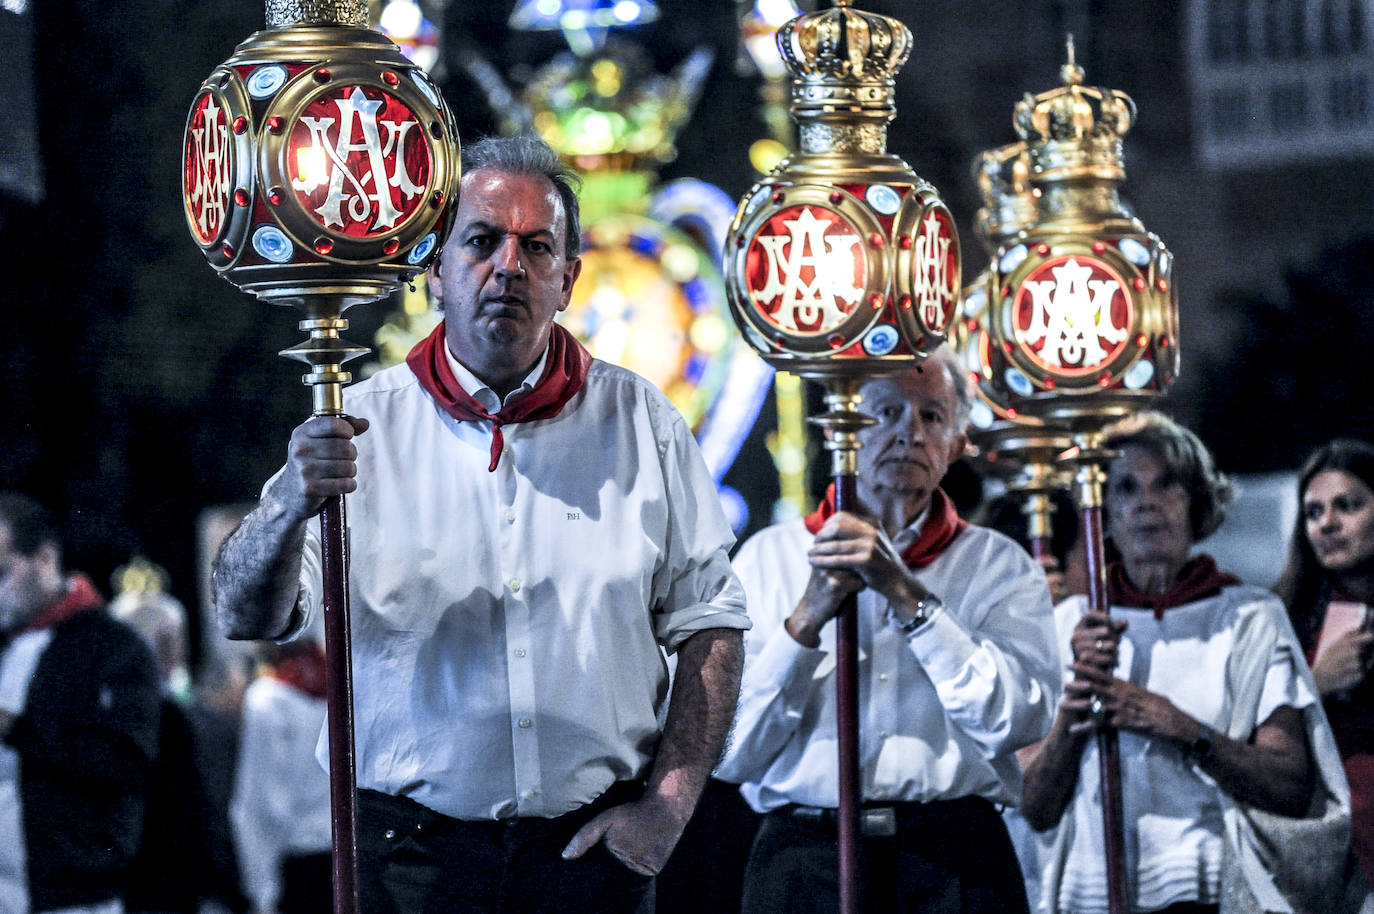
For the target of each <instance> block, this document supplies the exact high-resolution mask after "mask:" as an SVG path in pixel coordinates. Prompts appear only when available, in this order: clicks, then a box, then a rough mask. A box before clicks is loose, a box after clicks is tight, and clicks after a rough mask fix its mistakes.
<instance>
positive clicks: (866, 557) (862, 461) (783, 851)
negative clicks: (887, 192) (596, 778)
mask: <svg viewBox="0 0 1374 914" xmlns="http://www.w3.org/2000/svg"><path fill="white" fill-rule="evenodd" d="M862 393H863V397H864V401H863V404H862V406H861V409H862V410H863V412H865V413H866V414H868V415H869V416H871V417H873V418H874V419H875V420H877V422H876V424H875V425H873V426H871V427H869V428H868V429H865V430H864V431H863V432H861V433H860V441H861V444H862V447H861V449H860V451H859V455H858V461H859V463H858V469H859V473H858V485H857V489H858V500H859V505H860V507H861V508H862V513H863V515H864V516H860V515H859V514H851V513H846V512H840V513H835V512H834V510H833V500H832V497H830V496H828V497H827V499H826V504H824V505H822V507H821V510H819V511H817V512H816V513H815V514H813V515H810V516H809V517H807V518H805V519H801V520H796V521H790V522H787V523H783V524H778V525H775V526H773V527H770V528H768V529H766V530H764V531H762V532H760V533H759V534H758V535H756V536H754V537H753V538H751V539H750V540H749V541H748V542H747V543H745V544H744V547H743V548H742V549H741V550H740V553H739V555H738V556H737V557H736V561H735V569H736V571H737V573H738V574H739V576H740V580H741V582H742V583H743V585H744V589H745V592H746V594H747V595H748V598H749V606H750V615H751V616H752V617H753V620H754V626H755V627H754V630H753V632H752V633H751V636H750V638H749V640H748V644H747V647H746V661H745V673H744V685H743V688H742V691H741V695H740V705H739V711H738V716H737V721H736V726H735V734H734V738H733V741H732V746H731V748H730V751H729V752H728V753H727V755H726V757H725V759H724V760H723V761H722V763H721V766H720V768H719V770H718V772H717V774H718V776H719V777H722V778H724V779H726V780H730V781H735V782H737V783H739V784H740V785H741V786H740V790H741V793H742V794H743V796H744V798H745V799H746V800H747V801H748V802H749V804H750V805H751V806H752V807H753V808H754V809H755V810H757V811H758V812H761V813H766V814H767V815H766V816H765V818H764V824H763V826H762V828H761V830H760V832H759V835H758V838H757V839H756V840H755V842H754V848H753V851H752V853H751V855H750V860H749V866H748V871H747V873H746V876H745V889H744V911H745V912H746V914H758V912H774V911H788V912H809V911H815V912H822V911H834V910H835V907H836V901H837V855H836V850H835V847H836V846H835V840H836V830H835V810H836V808H837V806H838V805H839V797H838V770H837V769H838V761H837V756H836V747H835V740H836V722H835V721H836V711H835V682H834V672H835V656H834V654H835V640H834V638H835V634H834V630H835V626H834V625H833V624H831V620H832V619H833V618H834V617H835V615H836V614H837V612H838V609H839V606H840V603H841V601H842V600H843V598H844V597H845V596H846V595H847V594H849V593H852V592H856V591H857V592H858V622H859V696H860V708H859V717H860V722H859V741H860V762H859V764H860V768H861V787H862V791H863V793H862V802H863V809H862V812H861V816H860V818H861V824H862V836H863V837H862V838H861V840H862V845H863V846H862V855H861V856H862V858H863V868H864V869H863V874H862V878H861V880H860V884H861V894H862V900H863V907H864V909H865V910H872V911H894V912H895V911H911V912H915V911H919V912H945V911H952V912H957V911H1024V910H1026V897H1025V890H1024V887H1023V886H1022V883H1021V878H1020V874H1019V869H1018V866H1017V863H1016V858H1015V854H1014V852H1013V850H1012V847H1011V844H1010V842H1009V840H1008V838H1007V833H1006V829H1005V827H1004V826H1003V825H1002V821H1001V819H1000V817H999V816H998V814H997V811H996V809H995V806H994V804H1005V803H1012V802H1014V801H1015V800H1016V798H1017V796H1018V795H1019V792H1020V774H1019V770H1018V768H1017V763H1016V755H1015V752H1016V750H1017V749H1018V748H1020V747H1021V746H1024V745H1028V744H1030V743H1033V742H1035V741H1036V740H1038V739H1039V738H1040V737H1041V735H1043V734H1044V733H1045V732H1046V731H1047V730H1048V728H1049V725H1050V721H1051V719H1052V717H1053V713H1054V707H1055V701H1056V696H1057V692H1058V688H1059V685H1058V679H1059V675H1058V670H1057V667H1056V659H1057V656H1058V655H1057V653H1056V651H1055V649H1054V622H1053V615H1052V612H1051V608H1050V598H1049V593H1048V590H1047V589H1046V584H1045V576H1044V574H1043V572H1042V571H1041V570H1040V568H1039V567H1038V566H1037V565H1036V563H1035V562H1034V561H1033V560H1032V559H1031V558H1030V557H1029V556H1028V555H1027V554H1026V553H1025V551H1024V550H1022V549H1021V548H1020V547H1019V546H1018V545H1017V544H1016V543H1015V542H1014V541H1012V540H1011V539H1010V538H1008V537H1006V536H1003V535H1002V534H1000V533H996V532H995V531H992V530H988V529H986V528H982V527H976V526H970V525H968V524H966V523H964V522H963V521H962V520H960V519H959V517H958V515H957V513H956V512H955V510H954V507H953V505H952V503H951V502H950V501H949V498H948V497H947V496H946V495H945V493H944V492H943V491H941V490H940V489H939V488H938V485H939V482H940V479H941V478H942V477H943V476H944V474H945V470H946V469H947V468H948V466H949V464H950V462H952V461H953V460H955V459H957V458H958V457H959V455H960V454H961V453H962V452H963V450H964V447H965V441H966V439H965V437H964V428H965V427H966V424H967V420H968V410H969V405H970V397H971V392H970V390H969V388H968V382H967V378H966V376H965V374H964V372H963V370H962V368H961V367H960V366H959V364H958V362H957V360H956V358H955V357H954V355H953V353H952V352H951V351H950V350H949V349H948V347H942V348H941V349H940V350H939V351H938V352H937V353H936V354H935V355H933V356H932V357H931V359H930V360H929V361H928V362H927V363H926V364H925V365H924V366H923V367H922V368H920V369H916V370H912V371H910V372H907V373H905V374H903V375H899V376H896V377H892V378H884V379H879V380H875V381H871V382H869V383H868V384H866V385H864V387H863V390H862Z"/></svg>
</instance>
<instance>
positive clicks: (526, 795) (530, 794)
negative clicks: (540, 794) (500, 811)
mask: <svg viewBox="0 0 1374 914" xmlns="http://www.w3.org/2000/svg"><path fill="white" fill-rule="evenodd" d="M534 797H535V791H533V790H526V791H523V792H522V793H521V794H520V799H522V800H525V801H526V802H528V801H530V800H533V799H534Z"/></svg>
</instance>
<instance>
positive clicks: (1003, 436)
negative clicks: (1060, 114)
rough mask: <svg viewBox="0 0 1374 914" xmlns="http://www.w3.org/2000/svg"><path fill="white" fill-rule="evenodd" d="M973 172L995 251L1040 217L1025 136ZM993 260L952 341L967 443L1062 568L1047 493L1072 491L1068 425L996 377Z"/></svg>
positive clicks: (983, 228) (984, 232)
mask: <svg viewBox="0 0 1374 914" xmlns="http://www.w3.org/2000/svg"><path fill="white" fill-rule="evenodd" d="M974 176H975V178H976V180H977V182H978V186H979V189H980V190H981V192H982V194H983V204H984V205H983V208H982V209H981V210H980V211H979V213H978V220H977V230H978V235H979V237H980V239H981V240H982V241H983V244H984V246H985V247H986V248H987V249H988V253H989V254H990V255H993V256H996V254H997V252H998V250H999V249H1000V248H1002V247H1003V246H1004V245H1006V244H1007V243H1008V242H1010V241H1012V240H1013V239H1014V238H1015V237H1016V236H1017V234H1018V233H1020V232H1021V231H1022V230H1023V229H1026V228H1029V227H1030V226H1031V225H1033V224H1034V223H1035V221H1036V216H1037V213H1038V206H1037V204H1036V198H1035V194H1034V193H1033V190H1032V188H1031V184H1030V155H1029V153H1028V152H1027V150H1026V144H1025V142H1019V143H1013V144H1011V145H1009V146H1003V147H1001V148H999V149H992V150H989V151H987V152H985V153H983V154H982V155H980V156H979V157H978V159H977V162H976V166H975V169H974ZM992 269H993V265H989V267H988V268H987V269H986V270H984V271H983V272H982V273H981V274H979V275H978V277H977V278H976V279H974V280H973V281H972V282H971V283H969V285H968V286H967V287H966V289H965V290H964V300H963V305H962V308H961V313H960V315H959V318H958V320H956V321H955V322H954V324H953V327H952V329H951V332H950V336H951V345H953V346H954V348H955V349H956V350H957V351H958V353H959V357H960V359H961V360H962V361H963V363H964V365H965V367H967V368H968V370H969V374H970V376H971V377H972V379H973V386H974V391H975V392H976V396H977V402H976V403H975V404H974V407H973V410H972V412H971V414H970V422H969V429H968V436H969V441H970V442H972V443H973V444H974V445H975V446H976V447H977V448H978V452H979V455H980V456H981V457H982V459H983V461H984V463H985V464H986V466H987V467H988V469H989V470H990V471H991V472H992V474H993V475H994V476H997V477H999V478H1001V479H1002V480H1003V481H1004V482H1005V483H1006V486H1007V490H1008V491H1010V492H1014V493H1016V494H1017V495H1019V496H1020V497H1021V498H1022V499H1023V505H1022V508H1023V511H1024V513H1025V515H1026V521H1027V524H1026V526H1027V532H1028V537H1029V540H1030V547H1031V554H1032V555H1034V556H1035V559H1036V561H1038V562H1039V563H1040V564H1041V565H1042V566H1044V567H1045V568H1047V569H1049V568H1052V567H1057V563H1058V560H1057V559H1056V558H1055V555H1054V552H1053V551H1052V550H1051V548H1050V541H1051V533H1052V520H1051V519H1052V515H1053V502H1052V501H1051V498H1050V496H1051V495H1052V494H1053V493H1054V492H1055V491H1056V490H1060V489H1068V488H1069V485H1070V482H1071V474H1069V473H1066V472H1065V471H1064V469H1063V468H1062V466H1061V465H1059V464H1058V463H1057V460H1058V457H1059V455H1060V454H1062V453H1063V452H1064V451H1066V450H1068V449H1069V448H1070V447H1072V446H1073V438H1072V436H1071V434H1070V432H1069V430H1068V428H1067V426H1065V425H1062V424H1060V423H1057V422H1047V421H1045V420H1043V419H1039V418H1036V417H1035V416H1030V415H1026V414H1024V413H1021V412H1020V411H1019V410H1018V409H1017V407H1016V406H1015V405H1013V404H1012V403H1011V402H1009V400H1008V399H1007V398H1006V396H1005V393H1006V391H1005V388H1004V387H1002V386H1001V385H998V384H996V383H994V376H993V369H992V364H993V362H994V361H995V359H994V358H993V354H992V351H991V350H992V337H991V333H990V331H989V328H988V288H987V286H988V275H989V272H990V271H991V270H992Z"/></svg>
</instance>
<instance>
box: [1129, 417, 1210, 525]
mask: <svg viewBox="0 0 1374 914" xmlns="http://www.w3.org/2000/svg"><path fill="white" fill-rule="evenodd" d="M1106 433H1107V438H1106V445H1107V447H1109V448H1113V449H1116V448H1122V447H1125V446H1126V445H1131V444H1133V445H1136V446H1138V447H1143V448H1146V449H1147V450H1149V451H1150V452H1151V453H1153V454H1154V455H1155V456H1157V457H1158V458H1159V459H1160V460H1162V461H1163V462H1164V466H1165V467H1166V468H1168V470H1169V471H1170V472H1172V473H1174V474H1175V475H1177V477H1178V480H1179V482H1180V483H1181V484H1182V485H1183V488H1184V490H1185V491H1187V493H1188V521H1189V526H1190V527H1191V528H1192V534H1193V542H1198V541H1200V540H1203V539H1206V538H1207V537H1208V536H1211V535H1212V534H1213V533H1215V532H1216V529H1217V528H1218V527H1220V526H1221V522H1222V521H1223V520H1225V519H1226V505H1227V504H1229V503H1230V502H1231V500H1232V499H1233V498H1234V497H1235V489H1234V488H1233V487H1232V485H1231V480H1230V479H1228V478H1227V477H1226V474H1225V473H1223V472H1221V470H1219V469H1217V464H1216V460H1215V459H1214V458H1213V457H1212V452H1211V451H1209V450H1207V446H1206V445H1205V444H1203V443H1202V440H1201V439H1199V438H1198V436H1197V435H1195V434H1193V433H1192V432H1191V431H1189V430H1188V429H1186V428H1184V427H1183V426H1181V425H1179V424H1178V423H1177V422H1175V421H1174V420H1173V419H1170V418H1169V417H1168V416H1166V415H1164V414H1163V413H1157V412H1154V411H1153V410H1147V411H1145V412H1142V413H1137V414H1136V415H1134V416H1131V417H1129V418H1126V419H1122V420H1121V421H1120V422H1117V423H1116V424H1114V425H1112V426H1109V427H1108V428H1107V430H1106Z"/></svg>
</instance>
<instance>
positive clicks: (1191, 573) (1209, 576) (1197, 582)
mask: <svg viewBox="0 0 1374 914" xmlns="http://www.w3.org/2000/svg"><path fill="white" fill-rule="evenodd" d="M1240 582H1241V581H1240V578H1238V577H1236V576H1235V575H1232V574H1227V573H1226V572H1224V571H1222V570H1220V569H1219V568H1217V563H1216V562H1215V561H1213V560H1212V557H1211V556H1210V555H1199V556H1197V557H1195V558H1192V559H1189V561H1188V563H1187V564H1186V565H1184V566H1183V570H1182V571H1180V572H1179V573H1178V580H1177V581H1175V582H1174V586H1173V587H1170V588H1169V589H1168V590H1167V591H1165V592H1164V593H1142V592H1141V591H1139V590H1136V588H1135V585H1134V584H1132V583H1131V582H1130V579H1128V578H1127V577H1126V566H1125V565H1123V564H1121V563H1120V562H1112V563H1111V564H1110V565H1108V566H1107V601H1108V602H1109V603H1111V605H1112V606H1130V607H1135V608H1137V609H1152V610H1154V613H1155V618H1156V619H1163V618H1164V610H1166V609H1173V608H1174V607H1176V606H1183V605H1184V604H1185V603H1195V602H1197V601H1198V600H1205V599H1207V598H1208V597H1214V596H1216V595H1217V594H1219V593H1221V589H1222V588H1223V587H1230V586H1232V585H1234V584H1239V583H1240Z"/></svg>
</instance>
